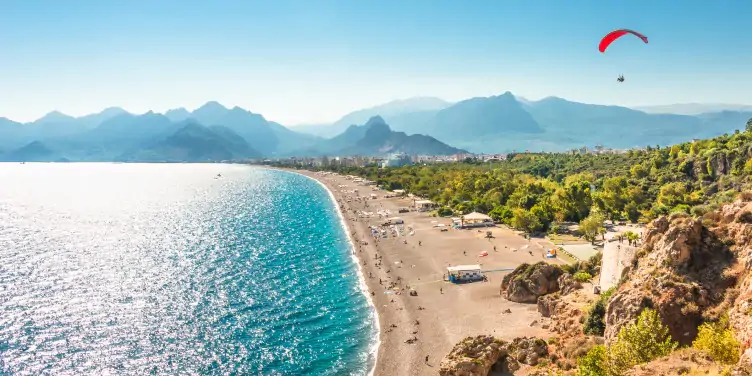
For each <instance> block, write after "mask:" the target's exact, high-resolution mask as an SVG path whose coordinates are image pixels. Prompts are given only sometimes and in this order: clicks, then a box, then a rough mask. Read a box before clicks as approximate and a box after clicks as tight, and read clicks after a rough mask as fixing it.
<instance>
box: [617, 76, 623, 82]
mask: <svg viewBox="0 0 752 376" xmlns="http://www.w3.org/2000/svg"><path fill="white" fill-rule="evenodd" d="M616 81H618V82H624V76H622V75H619V78H617V79H616Z"/></svg>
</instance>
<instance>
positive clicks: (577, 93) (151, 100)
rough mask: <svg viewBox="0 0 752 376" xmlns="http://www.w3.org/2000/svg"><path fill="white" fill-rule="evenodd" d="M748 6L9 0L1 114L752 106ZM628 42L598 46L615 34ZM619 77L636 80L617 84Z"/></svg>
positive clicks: (322, 117)
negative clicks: (430, 105) (501, 102)
mask: <svg viewBox="0 0 752 376" xmlns="http://www.w3.org/2000/svg"><path fill="white" fill-rule="evenodd" d="M749 14H752V2H750V1H746V0H735V1H727V0H716V1H707V0H702V1H701V0H682V1H655V0H652V1H643V0H632V1H628V2H627V1H596V0H592V1H585V0H569V1H556V0H539V1H524V0H520V1H516V0H503V1H499V0H487V1H480V0H463V1H456V0H410V1H405V0H295V1H293V0H274V1H271V0H268V1H254V0H237V1H200V2H199V1H193V0H181V1H175V0H160V1H151V0H131V1H119V0H108V1H100V0H97V1H93V0H77V1H57V0H48V1H41V0H39V1H38V0H8V1H2V2H0V116H2V117H7V118H10V119H13V120H16V121H31V120H34V119H36V118H39V117H41V116H43V115H44V114H45V113H48V112H50V111H53V110H57V111H61V112H63V113H66V114H69V115H74V116H80V115H84V114H88V113H94V112H98V111H100V110H102V109H104V108H106V107H110V106H119V107H122V108H124V109H126V110H128V111H130V112H133V113H143V112H146V111H149V110H154V111H156V112H162V111H165V110H167V109H171V108H177V107H185V108H187V109H189V110H192V109H194V108H197V107H199V106H201V105H202V104H203V103H205V102H207V101H219V102H220V103H222V104H224V105H226V106H240V107H243V108H245V109H248V110H250V111H252V112H255V113H260V114H262V115H264V117H266V118H267V119H269V120H274V121H278V122H281V123H282V124H285V125H295V124H301V123H309V124H310V123H327V122H332V121H335V120H337V119H338V118H340V117H341V116H343V115H345V114H346V113H348V112H350V111H353V110H357V109H361V108H366V107H371V106H374V105H378V104H381V103H384V102H388V101H391V100H395V99H404V98H410V97H414V96H435V97H439V98H442V99H445V100H448V101H459V100H463V99H467V98H471V97H478V96H490V95H498V94H501V93H504V92H506V91H511V92H512V93H514V94H516V95H520V96H523V97H525V98H528V99H540V98H544V97H547V96H558V97H562V98H566V99H570V100H574V101H580V102H585V103H599V104H616V105H624V106H637V105H659V104H673V103H688V102H698V103H733V104H752V89H750V87H752V38H749V37H748V30H747V29H748V25H749V19H748V17H749ZM620 28H629V29H634V30H637V31H639V32H642V33H643V34H645V35H646V36H647V37H648V38H649V43H648V44H644V43H643V42H642V41H641V40H640V39H639V38H636V37H634V36H631V35H627V36H625V37H623V38H621V39H619V40H617V41H616V42H614V44H612V45H611V47H610V48H609V49H608V50H607V51H606V53H600V52H598V42H599V41H600V39H601V38H602V37H603V36H604V35H605V34H607V33H608V32H610V31H612V30H614V29H620ZM619 74H623V75H624V76H625V78H626V82H624V83H621V84H619V83H616V77H617V76H618V75H619Z"/></svg>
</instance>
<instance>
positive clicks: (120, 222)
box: [0, 164, 376, 375]
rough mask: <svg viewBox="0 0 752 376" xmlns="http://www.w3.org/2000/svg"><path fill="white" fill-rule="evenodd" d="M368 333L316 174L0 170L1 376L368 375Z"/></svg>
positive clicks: (371, 329) (132, 167)
mask: <svg viewBox="0 0 752 376" xmlns="http://www.w3.org/2000/svg"><path fill="white" fill-rule="evenodd" d="M217 174H221V175H222V176H221V177H217V178H215V177H216V175H217ZM375 330H376V328H375V326H374V320H373V311H372V307H370V306H369V305H368V302H367V300H366V298H365V297H364V295H363V294H362V292H361V289H360V287H359V278H358V275H357V267H356V265H355V264H354V263H353V261H352V259H351V256H350V244H349V242H348V239H347V235H346V234H345V230H344V229H343V228H342V226H341V222H340V220H339V217H338V214H337V212H336V210H335V207H334V204H333V202H332V201H331V199H330V197H329V195H328V193H327V192H326V190H325V189H324V188H323V187H322V186H320V185H319V184H318V183H316V182H315V181H313V180H311V179H308V178H306V177H303V176H300V175H296V174H291V173H285V172H279V171H269V170H263V169H258V168H251V167H246V166H239V165H210V164H206V165H199V164H192V165H181V164H162V165H158V164H151V165H148V164H24V165H21V164H0V373H2V374H13V375H27V374H28V375H31V374H54V375H82V374H90V375H147V374H171V375H172V374H175V375H177V374H181V375H203V374H206V375H220V374H221V375H224V374H248V375H364V374H367V372H368V370H369V368H370V367H371V365H372V363H373V359H372V358H373V354H372V347H373V340H374V338H376V332H375Z"/></svg>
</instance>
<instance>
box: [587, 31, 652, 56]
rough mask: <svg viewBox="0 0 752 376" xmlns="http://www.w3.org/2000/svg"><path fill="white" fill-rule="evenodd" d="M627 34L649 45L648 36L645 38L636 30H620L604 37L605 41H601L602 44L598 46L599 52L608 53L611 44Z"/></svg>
mask: <svg viewBox="0 0 752 376" xmlns="http://www.w3.org/2000/svg"><path fill="white" fill-rule="evenodd" d="M627 34H632V35H634V36H636V37H638V38H640V39H642V41H643V42H645V43H648V37H646V36H644V35H642V34H640V33H638V32H636V31H634V30H629V29H619V30H614V31H612V32H610V33H608V34H606V36H605V37H603V39H601V43H600V44H598V51H600V52H606V49H607V48H608V46H610V45H611V43H613V42H614V41H615V40H617V39H619V38H621V37H623V36H625V35H627Z"/></svg>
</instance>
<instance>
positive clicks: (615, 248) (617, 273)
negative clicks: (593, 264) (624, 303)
mask: <svg viewBox="0 0 752 376" xmlns="http://www.w3.org/2000/svg"><path fill="white" fill-rule="evenodd" d="M638 249H639V248H638V247H631V246H629V245H627V244H626V243H619V242H618V241H613V242H606V244H604V245H603V261H602V262H601V280H600V285H601V291H606V290H608V289H610V288H611V287H614V286H616V285H617V284H618V283H619V279H620V278H621V272H622V271H623V270H624V268H625V267H626V266H627V265H629V264H630V263H631V262H632V258H634V254H635V252H637V250H638Z"/></svg>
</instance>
